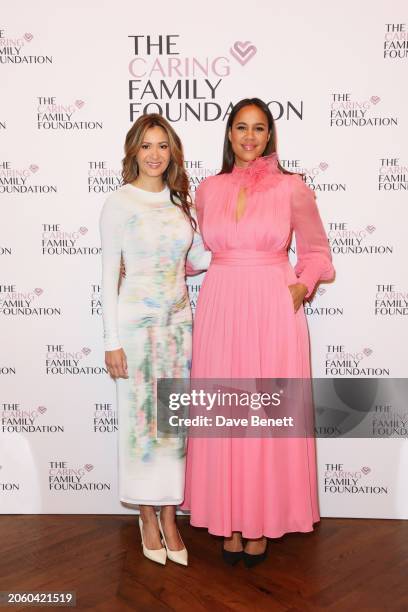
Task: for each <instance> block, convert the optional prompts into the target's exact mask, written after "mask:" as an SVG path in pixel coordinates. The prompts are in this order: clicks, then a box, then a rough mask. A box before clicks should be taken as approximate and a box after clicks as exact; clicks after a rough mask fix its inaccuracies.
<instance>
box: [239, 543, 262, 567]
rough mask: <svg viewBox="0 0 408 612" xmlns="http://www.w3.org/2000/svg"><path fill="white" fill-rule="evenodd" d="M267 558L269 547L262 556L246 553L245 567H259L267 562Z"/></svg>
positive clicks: (244, 555) (244, 556)
mask: <svg viewBox="0 0 408 612" xmlns="http://www.w3.org/2000/svg"><path fill="white" fill-rule="evenodd" d="M267 556H268V548H267V547H266V548H265V550H264V551H263V553H261V554H260V555H249V554H248V553H246V552H244V554H243V558H244V565H245V567H255V566H256V565H259V564H260V563H262V561H265V559H266V558H267Z"/></svg>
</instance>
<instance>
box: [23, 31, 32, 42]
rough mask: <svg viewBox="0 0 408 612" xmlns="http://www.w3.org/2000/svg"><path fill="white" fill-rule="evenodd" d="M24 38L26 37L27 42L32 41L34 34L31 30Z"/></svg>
mask: <svg viewBox="0 0 408 612" xmlns="http://www.w3.org/2000/svg"><path fill="white" fill-rule="evenodd" d="M24 38H25V39H26V41H27V42H31V41H32V40H33V38H34V36H33V35H32V34H31V33H30V32H26V33H25V34H24Z"/></svg>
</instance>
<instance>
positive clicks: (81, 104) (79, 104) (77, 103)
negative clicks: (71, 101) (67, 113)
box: [75, 100, 85, 108]
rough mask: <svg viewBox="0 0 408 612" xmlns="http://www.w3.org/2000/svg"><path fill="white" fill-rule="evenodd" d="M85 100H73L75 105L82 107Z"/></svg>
mask: <svg viewBox="0 0 408 612" xmlns="http://www.w3.org/2000/svg"><path fill="white" fill-rule="evenodd" d="M84 104H85V102H84V101H83V100H75V106H76V107H77V108H82V107H83V105H84Z"/></svg>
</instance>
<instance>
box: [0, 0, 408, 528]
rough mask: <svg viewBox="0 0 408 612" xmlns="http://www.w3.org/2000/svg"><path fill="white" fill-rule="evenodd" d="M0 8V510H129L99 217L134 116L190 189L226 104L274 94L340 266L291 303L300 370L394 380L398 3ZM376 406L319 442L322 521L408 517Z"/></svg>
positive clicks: (402, 240)
mask: <svg viewBox="0 0 408 612" xmlns="http://www.w3.org/2000/svg"><path fill="white" fill-rule="evenodd" d="M0 19H1V21H0V79H1V85H2V95H1V97H0V143H1V148H0V206H1V223H0V338H1V340H0V512H2V513H88V512H89V513H128V512H133V510H130V509H127V508H123V507H122V506H121V505H120V503H119V501H118V493H117V447H116V444H117V442H116V437H117V436H116V433H117V429H118V420H117V410H116V405H115V386H114V383H113V382H112V381H111V380H110V378H109V377H108V376H107V373H106V370H105V368H104V352H103V345H102V321H101V293H100V289H101V287H100V279H101V264H100V238H99V230H98V220H99V214H100V210H101V207H102V205H103V203H104V201H105V198H106V197H107V196H108V195H109V194H110V193H112V192H113V191H115V190H116V189H117V188H118V187H119V185H120V180H121V179H120V171H121V159H122V157H123V143H124V138H125V134H126V132H127V130H128V129H129V127H130V126H131V124H132V122H134V121H135V120H136V119H137V118H138V117H139V116H140V115H141V114H142V113H144V112H159V113H161V114H163V115H164V116H165V117H166V118H167V119H168V120H169V121H171V122H172V124H173V126H174V127H175V129H176V131H177V132H178V133H179V135H180V136H181V138H182V140H183V143H184V147H185V157H186V167H187V170H188V172H189V174H190V177H191V189H192V191H193V192H194V191H195V189H196V187H197V185H198V184H199V183H200V181H202V180H203V179H204V178H205V177H206V176H209V175H211V174H214V173H216V172H217V171H218V170H219V167H220V162H221V154H222V143H223V135H224V128H225V120H226V118H227V117H228V114H229V112H230V109H231V105H232V104H233V103H235V102H237V101H238V100H240V99H241V98H244V97H252V96H257V97H260V98H262V99H264V100H265V101H266V102H267V103H268V104H269V107H270V109H271V111H272V114H273V116H274V118H275V119H276V123H277V131H278V145H279V154H280V158H281V162H282V164H283V165H284V166H285V167H286V168H288V169H289V170H292V171H295V172H302V173H304V175H305V180H306V181H307V183H308V184H309V185H310V186H311V187H312V189H314V190H315V192H316V196H317V202H318V205H319V209H320V213H321V216H322V219H323V222H324V225H325V228H326V230H327V234H328V238H329V241H330V246H331V249H332V252H333V259H334V263H335V267H336V270H337V278H336V281H335V282H334V283H332V284H325V285H321V286H320V288H319V289H318V291H317V292H316V295H315V297H314V299H313V301H312V302H311V303H310V304H309V305H307V307H306V313H307V317H308V321H309V329H310V336H311V345H312V364H313V373H314V376H315V377H340V378H343V377H363V378H374V377H380V378H389V379H392V378H404V377H406V375H407V369H408V366H407V359H406V346H407V342H408V333H407V328H408V326H407V314H408V279H407V274H406V261H407V258H408V241H407V237H406V226H407V221H408V212H407V189H408V148H407V146H406V143H407V125H408V119H407V115H408V112H407V108H408V86H407V78H406V77H407V69H408V10H407V6H406V3H405V2H404V1H403V0H395V1H394V2H393V3H391V4H388V5H387V4H386V3H383V2H376V3H373V2H361V3H356V2H354V1H353V2H352V1H351V0H345V1H344V2H343V3H342V5H341V11H339V10H337V9H336V8H335V7H333V6H332V5H331V4H330V3H327V2H324V1H323V0H318V1H317V0H316V1H313V0H312V1H311V2H308V3H304V2H301V1H300V0H295V1H293V2H291V3H290V5H287V6H285V5H284V4H279V5H278V4H277V3H271V2H268V1H267V0H263V1H259V2H256V3H252V4H250V5H248V3H246V2H243V1H242V0H237V1H236V2H225V3H222V2H215V1H213V0H210V1H207V2H205V3H204V4H201V5H192V4H191V2H187V1H182V2H177V3H173V4H171V3H168V2H165V1H163V0H159V1H158V2H156V3H155V4H154V7H150V5H146V4H145V5H142V4H140V3H136V2H131V1H130V0H122V1H120V2H116V3H114V2H108V1H102V2H101V1H98V2H97V1H96V0H89V1H88V2H82V3H80V2H74V3H70V4H69V5H68V4H64V5H61V4H59V3H55V2H51V1H50V0H40V2H36V3H32V2H29V1H28V0H25V1H20V2H15V3H8V5H6V6H4V7H3V9H2V13H1V17H0ZM201 281H202V277H193V278H192V279H190V281H189V285H190V286H189V291H190V297H191V302H192V305H193V307H194V306H195V303H196V300H197V297H198V293H199V289H200V283H201ZM390 383H391V380H390ZM376 410H377V411H378V415H377V417H378V422H377V425H378V429H377V430H376V431H377V433H378V435H376V434H374V435H373V438H371V439H348V440H345V439H339V438H338V437H336V431H335V430H333V432H332V433H333V435H332V436H331V437H329V438H324V439H319V440H318V468H319V480H320V505H321V513H322V516H344V517H385V518H408V483H407V478H406V474H407V470H408V449H407V443H406V437H404V436H406V428H407V423H408V414H407V413H402V414H400V415H399V416H398V418H397V419H396V418H394V417H393V418H392V419H391V418H389V417H387V414H388V412H389V407H387V406H386V405H384V406H382V405H378V406H377V407H376ZM387 432H390V433H389V434H388V433H387ZM392 434H393V435H394V437H393V438H392V439H384V438H382V437H380V436H381V435H392Z"/></svg>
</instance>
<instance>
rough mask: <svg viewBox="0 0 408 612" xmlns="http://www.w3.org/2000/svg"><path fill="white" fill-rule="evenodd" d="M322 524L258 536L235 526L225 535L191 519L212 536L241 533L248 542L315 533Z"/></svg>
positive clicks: (317, 520) (317, 521)
mask: <svg viewBox="0 0 408 612" xmlns="http://www.w3.org/2000/svg"><path fill="white" fill-rule="evenodd" d="M319 522H320V518H318V519H316V520H314V521H313V522H312V525H311V526H310V527H308V528H306V529H299V528H294V529H291V528H289V529H285V530H284V531H279V533H276V532H274V533H271V532H268V533H266V532H265V533H260V534H259V533H257V534H255V535H254V534H248V533H247V532H243V531H242V529H237V528H236V527H235V526H234V527H233V528H231V531H230V532H225V533H220V532H215V531H214V530H212V529H210V528H209V527H208V526H207V525H198V524H197V523H195V522H193V521H192V520H191V519H190V525H192V526H193V527H204V528H205V529H207V530H208V533H210V534H211V535H215V536H222V537H224V538H229V537H231V535H232V532H233V531H239V532H241V534H242V537H243V538H245V539H247V540H257V539H258V538H262V537H265V538H272V539H276V538H281V537H282V536H284V535H285V534H286V533H310V532H312V531H314V525H315V524H316V523H319Z"/></svg>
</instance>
